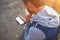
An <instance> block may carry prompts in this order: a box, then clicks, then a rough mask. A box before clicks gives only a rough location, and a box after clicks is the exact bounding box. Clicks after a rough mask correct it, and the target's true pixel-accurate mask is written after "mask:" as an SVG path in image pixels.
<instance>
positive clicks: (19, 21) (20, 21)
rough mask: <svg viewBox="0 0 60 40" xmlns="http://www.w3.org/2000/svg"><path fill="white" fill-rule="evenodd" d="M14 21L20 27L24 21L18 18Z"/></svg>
mask: <svg viewBox="0 0 60 40" xmlns="http://www.w3.org/2000/svg"><path fill="white" fill-rule="evenodd" d="M15 19H16V21H17V22H18V23H19V24H20V25H23V24H24V21H23V20H22V19H21V18H20V17H16V18H15Z"/></svg>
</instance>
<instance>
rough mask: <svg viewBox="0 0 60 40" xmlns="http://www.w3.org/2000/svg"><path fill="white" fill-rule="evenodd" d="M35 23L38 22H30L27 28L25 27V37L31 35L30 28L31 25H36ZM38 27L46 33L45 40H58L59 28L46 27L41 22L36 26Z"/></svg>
mask: <svg viewBox="0 0 60 40" xmlns="http://www.w3.org/2000/svg"><path fill="white" fill-rule="evenodd" d="M35 25H36V24H35V23H33V24H30V25H28V26H27V27H26V29H25V39H26V37H27V36H28V35H29V29H30V28H31V27H35ZM36 28H38V29H40V30H42V31H43V32H44V33H45V35H46V39H45V40H57V34H58V28H48V27H44V26H42V25H40V24H38V25H37V26H36Z"/></svg>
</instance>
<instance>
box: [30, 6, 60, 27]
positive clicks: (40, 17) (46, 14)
mask: <svg viewBox="0 0 60 40" xmlns="http://www.w3.org/2000/svg"><path fill="white" fill-rule="evenodd" d="M30 21H31V22H32V21H36V22H37V23H39V24H40V25H42V26H44V27H49V28H55V27H58V26H59V16H58V13H57V12H56V11H55V10H54V9H52V8H51V7H48V6H46V5H45V6H44V8H43V9H42V10H40V11H39V12H38V13H37V14H36V15H35V16H33V17H32V18H31V20H30Z"/></svg>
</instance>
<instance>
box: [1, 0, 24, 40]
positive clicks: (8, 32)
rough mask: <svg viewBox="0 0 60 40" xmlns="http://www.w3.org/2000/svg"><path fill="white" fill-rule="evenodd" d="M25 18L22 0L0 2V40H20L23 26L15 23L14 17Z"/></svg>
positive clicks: (2, 0) (3, 0)
mask: <svg viewBox="0 0 60 40" xmlns="http://www.w3.org/2000/svg"><path fill="white" fill-rule="evenodd" d="M20 15H22V16H25V7H24V5H23V2H22V0H0V40H21V39H20V35H21V34H22V32H23V28H24V27H23V26H20V25H19V24H18V23H17V22H16V21H15V17H16V16H20Z"/></svg>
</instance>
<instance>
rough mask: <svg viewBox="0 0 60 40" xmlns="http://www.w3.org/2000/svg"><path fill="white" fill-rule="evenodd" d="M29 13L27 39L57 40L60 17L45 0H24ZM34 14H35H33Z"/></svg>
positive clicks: (26, 29)
mask: <svg viewBox="0 0 60 40" xmlns="http://www.w3.org/2000/svg"><path fill="white" fill-rule="evenodd" d="M23 2H24V4H25V6H26V8H27V10H28V11H29V15H28V16H27V17H26V24H27V26H26V28H25V40H57V39H56V38H57V31H58V26H59V17H58V14H57V12H56V11H54V10H53V9H52V8H50V7H48V6H46V5H45V4H44V3H45V2H44V0H23ZM33 14H34V16H33Z"/></svg>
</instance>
